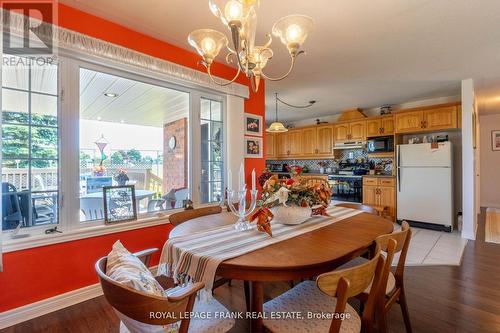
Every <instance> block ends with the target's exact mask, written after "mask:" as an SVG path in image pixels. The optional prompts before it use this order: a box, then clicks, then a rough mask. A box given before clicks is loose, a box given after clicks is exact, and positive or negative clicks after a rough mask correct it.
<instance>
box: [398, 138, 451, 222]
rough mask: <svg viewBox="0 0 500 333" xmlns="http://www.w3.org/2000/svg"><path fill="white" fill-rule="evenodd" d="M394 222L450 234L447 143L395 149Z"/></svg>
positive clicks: (449, 184)
mask: <svg viewBox="0 0 500 333" xmlns="http://www.w3.org/2000/svg"><path fill="white" fill-rule="evenodd" d="M396 159H397V189H396V190H397V218H398V220H406V221H409V222H410V223H411V222H417V223H421V225H422V226H428V227H430V228H434V229H436V228H438V229H443V230H447V231H451V229H452V226H453V150H452V144H451V142H440V143H438V144H437V147H436V146H432V144H431V143H421V144H408V145H398V146H397V154H396Z"/></svg>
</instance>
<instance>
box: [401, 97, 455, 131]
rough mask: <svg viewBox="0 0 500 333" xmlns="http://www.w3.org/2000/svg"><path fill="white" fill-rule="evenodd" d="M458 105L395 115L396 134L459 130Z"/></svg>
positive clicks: (428, 108) (427, 108)
mask: <svg viewBox="0 0 500 333" xmlns="http://www.w3.org/2000/svg"><path fill="white" fill-rule="evenodd" d="M459 115H460V105H449V104H448V105H440V106H439V105H438V106H432V107H426V108H424V109H422V110H414V111H402V112H398V113H396V115H395V123H396V124H395V126H396V133H412V132H426V131H442V130H450V129H456V128H460V121H459V119H458V118H459Z"/></svg>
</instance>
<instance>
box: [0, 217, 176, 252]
mask: <svg viewBox="0 0 500 333" xmlns="http://www.w3.org/2000/svg"><path fill="white" fill-rule="evenodd" d="M171 213H174V212H170V213H169V214H165V215H162V216H159V217H149V218H144V219H140V220H137V221H131V222H123V223H116V224H106V225H105V224H100V225H95V226H87V227H82V228H79V229H74V230H67V231H64V232H62V233H57V234H49V235H45V234H36V235H32V236H29V237H25V238H19V239H12V238H9V237H5V235H4V237H5V238H4V239H3V246H2V250H3V253H7V252H14V251H20V250H25V249H30V248H35V247H39V246H46V245H51V244H58V243H64V242H70V241H75V240H79V239H84V238H90V237H96V236H102V235H107V234H113V233H117V232H124V231H130V230H136V229H142V228H148V227H154V226H157V225H162V224H167V223H170V222H169V221H168V217H169V215H170V214H171Z"/></svg>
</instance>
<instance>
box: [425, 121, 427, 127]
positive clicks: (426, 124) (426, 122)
mask: <svg viewBox="0 0 500 333" xmlns="http://www.w3.org/2000/svg"><path fill="white" fill-rule="evenodd" d="M424 128H427V120H424Z"/></svg>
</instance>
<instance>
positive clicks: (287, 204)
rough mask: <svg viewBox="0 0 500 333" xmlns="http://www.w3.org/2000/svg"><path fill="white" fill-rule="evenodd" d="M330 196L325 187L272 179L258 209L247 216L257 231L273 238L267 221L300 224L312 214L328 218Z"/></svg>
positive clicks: (263, 193)
mask: <svg viewBox="0 0 500 333" xmlns="http://www.w3.org/2000/svg"><path fill="white" fill-rule="evenodd" d="M331 196H332V193H331V191H330V188H328V187H327V186H325V185H324V184H314V185H307V184H304V183H302V182H298V181H295V180H293V179H279V178H278V176H271V177H270V178H269V179H268V180H267V181H266V182H265V183H264V186H263V189H262V194H261V198H260V200H259V201H258V202H257V204H258V206H259V209H257V210H256V212H255V213H254V214H252V215H251V216H250V221H255V220H257V229H258V230H259V231H265V232H267V233H268V234H269V235H270V236H272V231H271V224H270V222H271V221H272V220H274V221H275V222H276V223H282V224H300V223H303V222H305V221H306V220H307V219H308V218H310V217H311V216H312V215H328V214H327V213H326V207H328V205H329V204H330V200H331Z"/></svg>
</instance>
